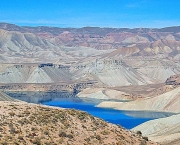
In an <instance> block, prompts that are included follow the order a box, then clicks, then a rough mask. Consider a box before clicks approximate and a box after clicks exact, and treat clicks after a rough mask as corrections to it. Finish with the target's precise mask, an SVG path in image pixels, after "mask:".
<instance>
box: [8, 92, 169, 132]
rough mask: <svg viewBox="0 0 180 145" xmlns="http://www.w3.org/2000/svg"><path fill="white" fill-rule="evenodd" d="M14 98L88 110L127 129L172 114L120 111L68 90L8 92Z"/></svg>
mask: <svg viewBox="0 0 180 145" xmlns="http://www.w3.org/2000/svg"><path fill="white" fill-rule="evenodd" d="M7 94H8V95H10V96H11V97H13V98H16V99H19V100H23V101H26V102H30V103H37V104H38V103H40V104H44V105H49V106H58V107H63V108H73V109H77V110H82V111H86V112H88V113H89V114H91V115H93V116H96V117H99V118H102V119H104V120H106V121H108V122H110V123H114V124H119V125H121V126H123V127H125V128H126V129H131V128H133V127H135V126H137V125H139V124H141V123H143V122H146V121H148V120H152V119H155V118H162V117H167V116H170V115H172V114H171V113H163V112H147V111H119V110H114V109H106V108H97V107H95V106H96V105H97V104H98V103H100V102H101V101H102V100H96V99H83V100H82V99H80V98H78V97H76V96H75V95H73V94H71V93H67V92H63V93H62V92H59V93H57V92H56V93H52V92H51V93H42V92H40V93H37V92H27V93H26V92H23V93H20V92H16V93H15V92H13V93H7Z"/></svg>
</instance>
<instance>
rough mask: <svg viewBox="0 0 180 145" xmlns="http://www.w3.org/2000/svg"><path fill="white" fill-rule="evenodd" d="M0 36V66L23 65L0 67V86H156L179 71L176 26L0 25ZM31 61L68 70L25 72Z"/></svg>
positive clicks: (48, 67) (37, 69) (34, 69)
mask: <svg viewBox="0 0 180 145" xmlns="http://www.w3.org/2000/svg"><path fill="white" fill-rule="evenodd" d="M0 36H1V37H0V51H1V54H0V62H1V63H10V64H11V63H16V64H17V65H23V69H21V68H13V66H12V67H9V66H8V67H5V66H3V67H2V66H1V69H2V70H0V72H1V74H0V77H1V80H0V81H1V83H54V82H69V81H70V82H73V83H74V82H79V81H89V80H95V81H97V82H99V84H101V86H111V87H116V86H127V85H145V84H154V83H162V82H164V81H165V80H166V78H167V77H169V76H171V75H175V74H179V73H180V66H179V63H178V62H179V54H178V53H179V49H180V48H179V42H180V41H179V40H180V27H170V28H163V29H147V28H138V29H127V28H121V29H120V28H98V27H84V28H54V27H20V26H16V25H13V24H7V23H0ZM24 63H26V64H24ZM32 63H38V64H43V63H46V64H49V63H52V64H53V67H54V66H57V65H61V68H62V67H63V68H68V69H67V70H60V69H57V68H56V67H55V68H52V67H50V66H47V67H43V68H38V67H34V68H32V67H30V68H28V67H29V64H32ZM24 74H25V75H24Z"/></svg>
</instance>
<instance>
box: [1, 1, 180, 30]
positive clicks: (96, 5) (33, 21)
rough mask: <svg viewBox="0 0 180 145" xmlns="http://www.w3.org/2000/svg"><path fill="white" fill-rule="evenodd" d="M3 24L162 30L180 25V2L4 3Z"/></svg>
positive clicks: (2, 6) (2, 3) (2, 9)
mask: <svg viewBox="0 0 180 145" xmlns="http://www.w3.org/2000/svg"><path fill="white" fill-rule="evenodd" d="M0 22H8V23H13V24H17V25H21V26H42V25H45V26H58V27H84V26H99V27H119V28H122V27H129V28H135V27H148V28H154V27H158V28H160V27H166V26H175V25H180V0H1V1H0Z"/></svg>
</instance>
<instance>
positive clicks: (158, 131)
mask: <svg viewBox="0 0 180 145" xmlns="http://www.w3.org/2000/svg"><path fill="white" fill-rule="evenodd" d="M132 130H133V131H141V132H142V134H143V135H145V136H148V137H149V138H150V139H151V140H153V141H156V142H159V143H161V144H163V145H179V144H180V133H179V132H180V114H178V115H173V116H170V117H166V118H160V119H155V120H151V121H148V122H145V123H143V124H140V125H139V126H137V127H135V128H133V129H132Z"/></svg>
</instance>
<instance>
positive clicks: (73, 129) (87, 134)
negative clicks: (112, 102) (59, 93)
mask: <svg viewBox="0 0 180 145" xmlns="http://www.w3.org/2000/svg"><path fill="white" fill-rule="evenodd" d="M0 108H1V110H0V115H1V117H0V122H1V126H0V137H1V140H0V143H1V144H5V143H6V144H72V145H77V144H79V145H81V144H82V145H84V144H96V145H102V144H116V145H121V144H133V145H142V144H146V145H155V144H157V143H153V142H151V141H148V139H147V138H146V137H141V136H139V134H136V133H132V132H130V131H127V130H125V129H123V128H122V127H120V126H116V125H113V124H110V123H107V122H105V121H103V120H101V119H98V118H95V117H93V116H91V115H89V114H88V113H86V112H81V111H76V110H72V109H61V108H54V107H47V106H41V105H35V104H28V103H23V102H2V101H1V102H0Z"/></svg>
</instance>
